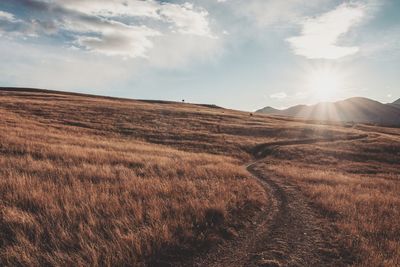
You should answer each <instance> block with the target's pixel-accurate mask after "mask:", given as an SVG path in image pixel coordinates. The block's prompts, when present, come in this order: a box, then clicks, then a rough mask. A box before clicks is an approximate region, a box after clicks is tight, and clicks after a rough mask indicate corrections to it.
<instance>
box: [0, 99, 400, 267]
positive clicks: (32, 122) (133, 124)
mask: <svg viewBox="0 0 400 267" xmlns="http://www.w3.org/2000/svg"><path fill="white" fill-rule="evenodd" d="M383 129H384V130H385V128H383ZM384 130H382V129H381V128H379V127H376V128H375V127H371V126H359V127H342V126H341V125H325V124H319V123H315V122H303V121H300V120H289V119H282V118H274V117H267V116H263V115H257V114H252V115H251V116H250V114H249V113H246V112H238V111H232V110H227V109H222V108H218V107H212V106H202V105H191V104H183V103H172V102H170V103H167V102H149V101H133V100H124V99H112V98H102V97H92V96H84V95H74V94H59V93H52V92H40V91H31V92H29V91H0V265H2V266H3V265H4V266H13V265H17V266H18V265H19V266H89V265H90V266H99V265H101V266H104V265H105V266H143V265H161V264H167V263H169V262H174V261H175V260H177V259H180V258H181V257H182V256H183V255H186V256H187V257H190V256H191V255H193V254H194V253H196V252H198V251H201V250H203V249H204V248H205V247H209V246H212V245H215V244H217V243H219V242H221V241H222V240H226V239H230V238H234V237H235V235H236V233H237V232H238V231H240V230H241V229H244V228H246V227H247V226H248V225H249V224H251V221H252V218H253V217H254V216H256V215H257V214H258V213H259V212H262V210H263V209H264V207H268V205H269V203H268V195H267V193H266V192H265V191H264V190H263V188H262V186H261V185H260V184H259V183H258V182H257V180H256V179H254V178H253V177H252V176H251V175H250V173H248V172H247V171H246V168H245V165H246V164H247V163H249V162H251V161H252V160H253V154H252V153H253V152H254V148H255V147H256V146H257V145H259V144H263V143H271V142H279V141H287V140H296V139H307V138H317V139H318V138H330V137H340V136H343V137H346V136H351V135H359V134H366V133H367V134H369V137H368V138H367V139H365V140H355V141H351V142H343V144H341V143H339V144H337V143H335V144H329V143H328V144H324V145H322V144H320V145H317V144H315V145H310V146H308V145H304V146H300V147H299V146H293V149H291V148H290V147H285V148H281V149H278V152H274V153H273V157H272V158H271V164H268V165H267V166H266V167H265V168H266V170H268V171H270V172H271V174H272V173H273V174H274V175H282V176H285V177H290V179H292V180H293V183H294V184H295V185H298V186H299V187H300V188H301V190H304V192H305V194H306V195H307V197H309V198H310V201H311V202H313V203H314V204H315V205H316V206H317V208H319V209H321V212H322V213H323V214H325V215H326V217H327V218H328V219H329V220H330V221H332V223H335V224H336V225H337V229H338V231H339V232H341V233H345V235H346V238H347V239H346V240H348V243H347V244H348V246H349V248H352V249H353V248H356V250H357V251H358V252H359V254H358V258H359V260H358V262H357V264H363V263H368V262H372V263H379V262H385V263H386V265H387V266H395V263H396V262H398V261H399V258H398V255H399V249H400V246H399V244H400V240H399V236H400V232H399V231H400V228H399V223H398V222H397V221H398V220H396V219H399V218H400V216H399V215H400V213H399V204H400V202H399V201H400V200H399V193H400V187H399V184H398V183H399V173H400V171H399V168H398V167H399V162H400V155H399V152H400V147H399V139H398V138H399V137H398V134H399V131H397V130H396V129H392V130H390V131H389V132H387V131H384ZM396 134H397V135H396ZM378 265H379V264H378Z"/></svg>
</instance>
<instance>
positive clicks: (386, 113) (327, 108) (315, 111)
mask: <svg viewBox="0 0 400 267" xmlns="http://www.w3.org/2000/svg"><path fill="white" fill-rule="evenodd" d="M256 112H258V113H265V114H274V115H283V116H290V117H296V118H304V119H310V120H332V121H343V122H358V123H371V124H379V125H387V126H400V99H399V100H397V101H395V102H393V103H391V104H382V103H380V102H378V101H374V100H371V99H368V98H363V97H353V98H349V99H346V100H342V101H337V102H322V103H318V104H316V105H311V106H306V105H298V106H293V107H290V108H288V109H284V110H278V109H274V108H271V107H267V108H264V109H260V110H257V111H256Z"/></svg>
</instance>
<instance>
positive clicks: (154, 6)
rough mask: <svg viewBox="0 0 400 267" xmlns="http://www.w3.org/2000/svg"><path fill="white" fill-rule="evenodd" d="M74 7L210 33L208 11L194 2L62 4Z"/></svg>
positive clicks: (149, 0) (184, 31)
mask: <svg viewBox="0 0 400 267" xmlns="http://www.w3.org/2000/svg"><path fill="white" fill-rule="evenodd" d="M61 5H62V6H64V7H66V8H69V9H71V10H75V11H79V12H82V13H84V14H87V15H94V16H101V17H103V18H108V19H113V18H115V17H121V16H122V17H125V18H133V17H142V18H147V19H153V20H156V21H161V22H164V23H170V24H171V27H172V29H174V30H176V31H177V32H179V33H182V34H193V35H200V36H210V35H211V34H210V33H211V30H210V27H209V23H208V12H207V10H205V9H204V8H200V7H197V8H196V7H195V6H194V5H193V4H191V3H184V4H174V3H160V2H158V1H154V0H146V1H143V0H130V1H126V0H111V1H110V0H100V1H99V0H85V1H81V0H70V1H65V2H62V3H61Z"/></svg>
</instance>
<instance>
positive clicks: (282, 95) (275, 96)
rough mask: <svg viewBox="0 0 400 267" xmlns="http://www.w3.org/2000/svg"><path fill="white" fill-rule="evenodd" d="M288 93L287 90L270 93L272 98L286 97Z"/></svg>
mask: <svg viewBox="0 0 400 267" xmlns="http://www.w3.org/2000/svg"><path fill="white" fill-rule="evenodd" d="M287 96H288V95H287V94H286V93H285V92H279V93H275V94H272V95H270V96H269V97H270V98H275V99H284V98H286V97H287Z"/></svg>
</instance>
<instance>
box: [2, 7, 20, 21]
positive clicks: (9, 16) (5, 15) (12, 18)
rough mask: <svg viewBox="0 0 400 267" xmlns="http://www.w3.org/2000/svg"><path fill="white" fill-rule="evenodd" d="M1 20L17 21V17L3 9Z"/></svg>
mask: <svg viewBox="0 0 400 267" xmlns="http://www.w3.org/2000/svg"><path fill="white" fill-rule="evenodd" d="M0 20H5V21H10V22H16V21H17V19H16V18H15V16H14V15H13V14H11V13H8V12H5V11H1V10H0Z"/></svg>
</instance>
